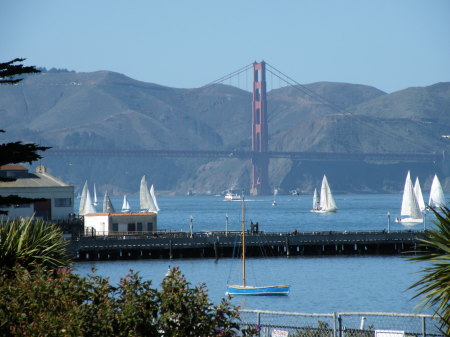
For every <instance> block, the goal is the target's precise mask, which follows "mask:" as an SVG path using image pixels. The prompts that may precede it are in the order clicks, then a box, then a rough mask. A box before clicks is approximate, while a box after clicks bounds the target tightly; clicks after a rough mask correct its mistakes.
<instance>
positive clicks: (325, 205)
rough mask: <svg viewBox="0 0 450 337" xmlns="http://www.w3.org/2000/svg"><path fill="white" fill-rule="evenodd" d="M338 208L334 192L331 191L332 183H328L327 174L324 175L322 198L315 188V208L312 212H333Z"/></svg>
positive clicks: (321, 190)
mask: <svg viewBox="0 0 450 337" xmlns="http://www.w3.org/2000/svg"><path fill="white" fill-rule="evenodd" d="M337 209H338V208H337V206H336V202H335V201H334V197H333V194H332V193H331V189H330V185H328V179H327V176H326V175H323V179H322V186H321V188H320V198H319V196H318V194H317V190H316V189H314V196H313V208H312V210H311V212H314V213H331V212H336V211H337Z"/></svg>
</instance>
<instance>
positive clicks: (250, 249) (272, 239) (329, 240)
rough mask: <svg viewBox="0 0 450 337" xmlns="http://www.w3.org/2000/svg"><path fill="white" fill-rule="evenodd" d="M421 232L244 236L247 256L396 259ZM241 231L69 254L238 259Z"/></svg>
mask: <svg viewBox="0 0 450 337" xmlns="http://www.w3.org/2000/svg"><path fill="white" fill-rule="evenodd" d="M423 235H424V233H423V232H418V231H399V232H390V233H387V232H384V231H383V232H334V231H333V232H308V233H296V234H288V233H250V232H249V233H248V234H246V237H245V244H246V255H247V256H253V257H268V256H320V255H328V256H330V255H395V254H402V253H407V252H411V251H414V250H415V249H416V247H417V243H418V242H419V238H420V237H423ZM240 244H241V236H240V233H239V232H228V233H225V232H208V233H193V234H192V236H191V234H190V233H186V232H165V233H146V234H143V233H141V234H136V233H132V234H130V233H127V234H124V235H120V236H119V235H115V236H92V237H80V238H78V239H74V240H71V241H70V243H69V247H68V249H69V251H70V253H71V254H72V256H73V258H74V259H75V260H77V261H86V260H121V259H124V260H125V259H181V258H215V259H218V258H222V257H233V256H238V255H239V250H240V249H239V247H240Z"/></svg>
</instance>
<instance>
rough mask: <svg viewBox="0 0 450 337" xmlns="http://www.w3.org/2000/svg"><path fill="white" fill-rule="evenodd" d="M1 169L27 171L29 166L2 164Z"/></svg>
mask: <svg viewBox="0 0 450 337" xmlns="http://www.w3.org/2000/svg"><path fill="white" fill-rule="evenodd" d="M0 170H1V171H23V170H25V171H27V168H26V167H25V166H22V165H1V166H0Z"/></svg>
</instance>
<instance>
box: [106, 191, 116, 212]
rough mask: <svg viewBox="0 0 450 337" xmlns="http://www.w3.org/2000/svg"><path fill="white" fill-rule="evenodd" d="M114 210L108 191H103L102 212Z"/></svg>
mask: <svg viewBox="0 0 450 337" xmlns="http://www.w3.org/2000/svg"><path fill="white" fill-rule="evenodd" d="M115 212H116V210H115V209H114V206H113V204H112V202H111V199H110V198H109V195H108V191H106V192H105V196H104V197H103V213H115Z"/></svg>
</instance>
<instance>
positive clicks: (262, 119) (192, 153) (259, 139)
mask: <svg viewBox="0 0 450 337" xmlns="http://www.w3.org/2000/svg"><path fill="white" fill-rule="evenodd" d="M248 70H251V71H252V72H253V81H252V104H251V112H252V125H251V131H252V146H251V150H250V151H239V150H233V151H226V150H219V151H214V150H162V149H161V150H158V149H140V150H115V149H58V148H52V149H51V150H49V151H47V152H46V155H48V156H96V157H97V156H107V157H123V156H129V157H142V156H148V157H206V158H239V159H250V160H251V162H252V170H251V190H250V193H251V194H253V195H260V194H270V193H271V192H270V187H269V173H268V167H269V159H276V158H288V159H292V160H302V161H308V160H309V161H379V162H433V163H438V162H444V161H445V152H442V153H360V152H359V153H335V152H332V153H331V152H283V151H269V144H268V141H269V137H268V116H267V83H266V71H269V72H270V73H271V74H272V75H273V76H275V77H277V78H278V79H280V80H282V81H284V82H286V83H287V84H288V85H290V86H292V87H293V88H295V89H297V90H299V91H301V92H302V93H304V94H306V95H308V96H309V97H311V98H312V99H314V100H316V101H318V102H320V103H322V104H326V105H327V106H329V107H330V108H331V109H333V110H335V111H337V112H339V113H344V112H343V110H342V109H341V108H340V107H339V106H337V105H336V104H334V103H332V102H330V101H328V100H327V99H325V98H324V97H322V96H320V95H318V94H317V93H315V92H313V91H312V90H310V89H309V88H307V87H305V86H303V85H301V84H300V83H298V82H296V81H295V80H293V79H292V78H290V77H289V76H287V75H285V74H284V73H282V72H281V71H279V70H278V69H276V68H275V67H273V66H271V65H270V64H268V63H266V62H264V61H262V62H254V63H252V64H249V65H247V66H245V67H242V68H240V69H238V70H236V71H234V72H232V73H230V74H227V75H225V76H223V77H221V78H219V79H217V80H215V81H213V82H210V83H208V84H206V85H205V86H203V87H206V86H209V85H215V84H219V83H224V82H225V81H227V80H229V79H231V78H233V77H236V76H239V75H240V74H241V73H243V72H247V71H248ZM346 114H348V113H346Z"/></svg>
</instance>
